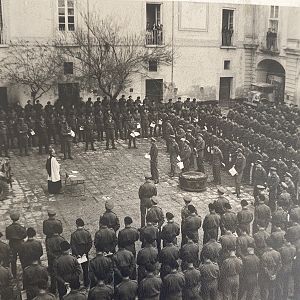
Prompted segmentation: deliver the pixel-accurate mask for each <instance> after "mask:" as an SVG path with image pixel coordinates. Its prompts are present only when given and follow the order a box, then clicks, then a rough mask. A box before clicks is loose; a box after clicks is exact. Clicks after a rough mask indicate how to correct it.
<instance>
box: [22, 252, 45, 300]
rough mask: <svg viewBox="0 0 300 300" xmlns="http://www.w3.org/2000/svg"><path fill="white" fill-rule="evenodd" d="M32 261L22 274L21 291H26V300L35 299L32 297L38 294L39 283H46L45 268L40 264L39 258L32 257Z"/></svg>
mask: <svg viewBox="0 0 300 300" xmlns="http://www.w3.org/2000/svg"><path fill="white" fill-rule="evenodd" d="M32 259H33V261H32V262H31V263H30V265H29V266H27V267H26V268H25V269H24V273H23V289H24V290H26V294H27V299H28V300H32V299H35V298H34V297H36V296H37V295H38V294H39V288H38V283H39V281H48V271H47V268H46V267H44V266H42V265H41V264H40V262H39V260H40V258H39V257H38V256H37V257H35V256H33V257H32Z"/></svg>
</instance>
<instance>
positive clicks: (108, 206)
mask: <svg viewBox="0 0 300 300" xmlns="http://www.w3.org/2000/svg"><path fill="white" fill-rule="evenodd" d="M113 208H114V204H113V202H112V201H110V200H106V201H105V212H104V213H103V215H102V216H101V217H100V220H99V227H101V224H102V223H101V220H102V219H106V220H107V226H108V228H111V229H113V230H114V231H115V232H116V231H118V230H119V228H120V221H119V218H118V216H117V215H116V214H115V213H114V212H113Z"/></svg>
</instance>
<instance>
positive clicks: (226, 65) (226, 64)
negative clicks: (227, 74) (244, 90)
mask: <svg viewBox="0 0 300 300" xmlns="http://www.w3.org/2000/svg"><path fill="white" fill-rule="evenodd" d="M224 70H230V60H224Z"/></svg>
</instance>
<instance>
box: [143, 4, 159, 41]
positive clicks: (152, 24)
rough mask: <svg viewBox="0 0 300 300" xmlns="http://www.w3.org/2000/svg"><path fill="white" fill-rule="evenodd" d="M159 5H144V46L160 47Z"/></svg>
mask: <svg viewBox="0 0 300 300" xmlns="http://www.w3.org/2000/svg"><path fill="white" fill-rule="evenodd" d="M162 38H163V25H162V21H161V4H149V3H147V4H146V44H147V45H162Z"/></svg>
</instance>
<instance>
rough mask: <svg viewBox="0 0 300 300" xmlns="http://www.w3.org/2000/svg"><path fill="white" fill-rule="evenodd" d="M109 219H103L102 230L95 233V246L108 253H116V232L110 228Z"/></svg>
mask: <svg viewBox="0 0 300 300" xmlns="http://www.w3.org/2000/svg"><path fill="white" fill-rule="evenodd" d="M108 222H109V221H108V218H101V220H100V228H99V230H98V231H97V232H96V233H95V238H94V246H95V248H96V249H100V250H101V251H103V252H106V253H115V252H116V245H117V242H118V239H117V236H116V233H115V231H114V230H113V229H112V228H109V227H108Z"/></svg>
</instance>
